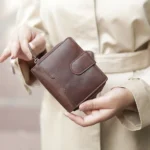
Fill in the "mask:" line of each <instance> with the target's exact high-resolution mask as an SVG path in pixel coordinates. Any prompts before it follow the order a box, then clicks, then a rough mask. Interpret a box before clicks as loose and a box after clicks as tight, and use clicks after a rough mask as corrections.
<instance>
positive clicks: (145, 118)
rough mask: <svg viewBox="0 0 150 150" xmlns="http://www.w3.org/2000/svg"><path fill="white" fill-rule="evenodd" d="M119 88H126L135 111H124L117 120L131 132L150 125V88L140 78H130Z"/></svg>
mask: <svg viewBox="0 0 150 150" xmlns="http://www.w3.org/2000/svg"><path fill="white" fill-rule="evenodd" d="M121 87H124V88H127V89H128V90H130V91H131V93H132V94H133V96H134V99H135V103H136V107H137V111H134V110H131V109H128V108H127V109H125V110H124V111H122V112H121V113H120V114H119V115H117V118H118V119H119V120H120V121H121V123H122V124H123V125H124V126H125V127H127V128H128V129H129V130H131V131H136V130H140V129H142V128H144V127H146V126H148V125H150V119H149V114H150V94H149V93H150V87H149V85H148V84H146V83H145V82H144V81H143V80H142V79H140V78H130V79H129V80H128V81H127V82H126V83H125V84H123V85H121Z"/></svg>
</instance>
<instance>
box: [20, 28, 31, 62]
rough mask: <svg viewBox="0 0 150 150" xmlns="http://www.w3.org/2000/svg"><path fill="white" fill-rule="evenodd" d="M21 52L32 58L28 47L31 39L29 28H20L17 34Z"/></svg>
mask: <svg viewBox="0 0 150 150" xmlns="http://www.w3.org/2000/svg"><path fill="white" fill-rule="evenodd" d="M18 39H19V43H20V47H21V51H22V53H23V54H24V55H25V56H26V57H27V58H28V60H31V59H32V54H31V52H30V50H29V48H28V43H29V42H30V41H31V40H32V31H31V30H30V29H29V28H21V29H20V32H19V35H18Z"/></svg>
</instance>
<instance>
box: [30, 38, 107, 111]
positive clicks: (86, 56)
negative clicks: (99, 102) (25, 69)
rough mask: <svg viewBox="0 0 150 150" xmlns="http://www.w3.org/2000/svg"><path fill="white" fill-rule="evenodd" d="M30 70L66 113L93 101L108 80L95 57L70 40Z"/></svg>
mask: <svg viewBox="0 0 150 150" xmlns="http://www.w3.org/2000/svg"><path fill="white" fill-rule="evenodd" d="M34 59H35V60H36V61H35V62H36V65H35V66H34V67H33V68H32V69H31V71H32V73H33V74H34V75H35V77H36V78H37V79H38V80H39V81H40V82H41V83H42V84H43V86H44V87H45V88H46V89H47V90H48V91H49V92H50V93H51V94H52V95H53V96H54V97H55V98H56V100H57V101H58V102H59V103H60V104H61V105H62V106H63V107H64V108H65V109H66V110H67V111H69V112H71V111H75V110H77V109H78V108H79V105H80V104H81V103H83V102H84V101H86V100H89V99H92V98H95V97H96V95H97V94H98V93H99V92H100V91H101V90H102V89H103V87H104V85H105V83H106V81H107V77H106V75H105V74H104V73H103V72H102V71H101V70H100V69H99V68H98V67H97V65H96V62H95V60H94V55H93V53H92V52H90V51H84V50H83V49H82V48H81V47H80V46H79V45H78V44H77V43H76V42H75V41H74V40H73V39H72V38H71V37H68V38H67V39H65V40H64V41H63V42H61V43H59V44H58V45H56V46H55V47H54V48H53V49H52V50H51V51H50V52H48V53H46V54H45V55H44V56H42V57H41V58H40V59H38V60H37V58H35V57H34Z"/></svg>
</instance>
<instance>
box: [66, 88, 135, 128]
mask: <svg viewBox="0 0 150 150" xmlns="http://www.w3.org/2000/svg"><path fill="white" fill-rule="evenodd" d="M129 106H133V107H135V106H136V105H135V100H134V97H133V95H132V93H131V92H130V91H129V90H128V89H126V88H119V87H116V88H113V89H112V90H110V91H109V92H108V93H106V94H105V95H104V96H101V97H97V98H95V99H92V100H88V101H86V102H84V103H82V104H81V105H80V106H79V110H81V111H83V112H84V113H85V116H84V117H81V116H78V115H76V114H73V113H68V112H66V113H65V115H66V116H67V117H68V118H70V119H71V120H72V121H74V122H75V123H77V124H78V125H80V126H83V127H86V126H91V125H94V124H96V123H99V122H102V121H106V120H108V119H110V118H112V117H114V116H116V115H117V114H118V113H119V112H120V111H123V110H124V109H125V108H127V107H129Z"/></svg>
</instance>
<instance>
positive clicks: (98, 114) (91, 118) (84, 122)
mask: <svg viewBox="0 0 150 150" xmlns="http://www.w3.org/2000/svg"><path fill="white" fill-rule="evenodd" d="M114 114H115V113H114V111H113V110H103V111H101V110H95V111H94V112H93V113H92V114H90V115H87V116H85V117H81V116H78V115H75V114H72V113H66V114H65V115H66V116H67V117H68V118H70V119H71V120H72V121H74V122H75V123H76V124H78V125H80V126H83V127H87V126H91V125H94V124H96V123H100V122H102V121H106V120H108V119H110V118H111V117H112V116H114Z"/></svg>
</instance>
